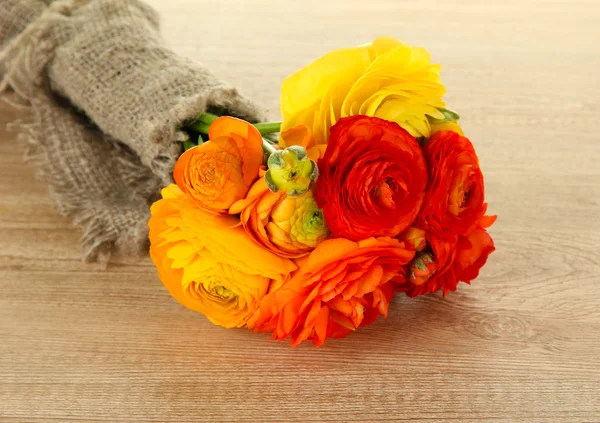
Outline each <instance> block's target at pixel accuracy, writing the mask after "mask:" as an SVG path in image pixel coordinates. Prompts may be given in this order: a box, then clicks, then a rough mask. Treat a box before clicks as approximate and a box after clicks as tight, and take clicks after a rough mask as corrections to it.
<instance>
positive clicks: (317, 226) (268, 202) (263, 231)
mask: <svg viewBox="0 0 600 423" xmlns="http://www.w3.org/2000/svg"><path fill="white" fill-rule="evenodd" d="M280 145H282V146H285V147H293V146H300V147H303V148H304V149H305V150H306V151H307V153H308V158H309V159H310V160H313V161H316V160H318V159H319V158H321V157H322V156H323V151H324V150H325V146H324V145H316V143H315V140H314V137H313V135H312V133H311V132H310V130H309V129H308V128H307V127H306V126H304V125H300V126H298V127H295V128H292V129H289V130H287V131H285V132H283V133H282V134H281V140H280ZM264 174H265V170H264V169H263V170H261V171H260V176H261V178H259V179H258V180H257V181H256V182H255V183H254V185H253V186H252V188H251V189H250V191H249V192H248V194H247V195H246V198H244V199H242V200H239V201H237V202H236V203H235V204H233V205H232V206H231V208H230V209H229V213H230V214H238V213H240V220H241V221H242V224H243V225H244V229H245V230H246V232H247V233H248V235H249V236H250V237H251V238H252V239H253V240H254V241H256V242H257V243H258V244H259V245H262V246H264V247H265V248H267V249H269V250H271V251H273V252H274V253H275V254H277V255H280V256H283V257H293V258H298V257H302V256H304V255H306V254H308V253H309V252H310V251H312V250H313V249H314V248H315V247H316V246H317V245H319V243H321V242H322V241H324V240H325V238H327V237H328V236H329V235H330V231H329V228H328V227H327V225H326V224H325V221H324V218H323V212H322V211H321V210H320V209H319V208H318V207H317V204H316V201H315V199H314V194H313V192H312V190H311V191H308V192H307V193H305V194H304V195H302V196H300V197H289V196H287V195H285V193H284V192H283V191H278V192H271V191H270V190H269V188H268V185H267V183H266V180H265V179H264Z"/></svg>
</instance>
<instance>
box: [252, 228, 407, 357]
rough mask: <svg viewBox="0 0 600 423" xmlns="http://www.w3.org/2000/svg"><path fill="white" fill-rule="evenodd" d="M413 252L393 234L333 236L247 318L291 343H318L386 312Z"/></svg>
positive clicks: (255, 325)
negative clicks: (395, 283) (354, 237)
mask: <svg viewBox="0 0 600 423" xmlns="http://www.w3.org/2000/svg"><path fill="white" fill-rule="evenodd" d="M413 255H414V252H413V251H411V250H409V249H407V248H405V246H404V244H403V243H401V242H399V241H398V240H397V239H392V238H368V239H365V240H361V241H358V242H353V241H349V240H347V239H341V238H337V239H329V240H326V241H324V242H323V243H322V244H320V245H319V246H318V247H317V248H316V249H315V250H314V251H313V252H312V253H311V254H310V255H309V256H308V257H307V258H304V259H302V260H300V269H299V270H298V272H296V273H295V274H294V276H293V278H292V279H290V280H289V281H287V282H285V283H284V284H283V285H282V286H281V287H280V288H279V289H277V290H274V291H272V292H269V294H268V295H266V296H265V297H264V298H263V300H262V302H261V305H260V314H258V318H257V319H256V320H253V321H252V322H250V323H249V327H254V329H255V330H256V331H259V332H273V338H274V339H278V340H280V341H281V340H284V339H286V338H290V339H291V343H292V345H293V346H296V345H298V344H300V343H301V342H303V341H305V340H307V339H311V340H312V342H313V344H315V345H317V346H319V345H321V344H323V342H325V340H326V339H327V338H328V337H333V338H339V337H343V336H346V335H347V334H349V333H350V332H352V331H354V330H356V329H357V328H358V327H359V326H364V325H365V324H369V323H372V322H373V321H374V320H375V319H376V318H377V316H379V315H383V316H387V311H388V305H389V301H390V300H391V297H392V295H393V286H392V284H391V283H390V281H391V279H392V278H393V277H395V276H397V275H398V274H399V273H402V272H403V266H404V265H406V264H407V263H408V262H409V261H410V260H411V259H412V257H413Z"/></svg>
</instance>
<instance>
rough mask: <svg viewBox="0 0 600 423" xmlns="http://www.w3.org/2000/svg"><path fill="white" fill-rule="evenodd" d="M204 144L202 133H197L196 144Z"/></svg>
mask: <svg viewBox="0 0 600 423" xmlns="http://www.w3.org/2000/svg"><path fill="white" fill-rule="evenodd" d="M202 144H204V138H202V134H198V145H202Z"/></svg>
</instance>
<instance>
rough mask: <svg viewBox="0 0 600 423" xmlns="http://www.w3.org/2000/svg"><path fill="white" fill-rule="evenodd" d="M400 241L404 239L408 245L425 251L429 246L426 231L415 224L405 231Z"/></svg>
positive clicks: (416, 249)
mask: <svg viewBox="0 0 600 423" xmlns="http://www.w3.org/2000/svg"><path fill="white" fill-rule="evenodd" d="M400 241H404V242H405V243H406V245H407V246H408V247H410V248H412V249H413V250H415V251H423V250H424V249H425V248H426V247H427V240H426V239H425V231H424V230H423V229H419V228H416V227H414V226H411V227H410V228H408V229H407V230H406V231H404V233H403V234H402V235H401V236H400Z"/></svg>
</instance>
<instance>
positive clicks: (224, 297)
mask: <svg viewBox="0 0 600 423" xmlns="http://www.w3.org/2000/svg"><path fill="white" fill-rule="evenodd" d="M188 292H189V293H190V294H191V295H192V296H193V297H196V298H198V297H209V298H210V299H212V300H213V301H216V302H219V303H227V302H229V301H233V300H235V299H236V298H237V295H236V294H235V293H234V292H233V291H231V290H230V289H229V288H227V287H226V286H225V285H224V284H223V282H222V281H221V280H219V279H218V278H207V279H205V280H202V281H193V282H192V283H191V284H190V285H189V286H188Z"/></svg>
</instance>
